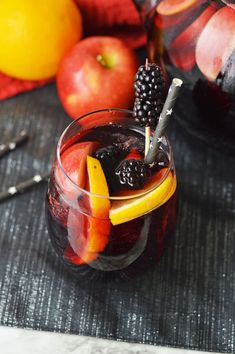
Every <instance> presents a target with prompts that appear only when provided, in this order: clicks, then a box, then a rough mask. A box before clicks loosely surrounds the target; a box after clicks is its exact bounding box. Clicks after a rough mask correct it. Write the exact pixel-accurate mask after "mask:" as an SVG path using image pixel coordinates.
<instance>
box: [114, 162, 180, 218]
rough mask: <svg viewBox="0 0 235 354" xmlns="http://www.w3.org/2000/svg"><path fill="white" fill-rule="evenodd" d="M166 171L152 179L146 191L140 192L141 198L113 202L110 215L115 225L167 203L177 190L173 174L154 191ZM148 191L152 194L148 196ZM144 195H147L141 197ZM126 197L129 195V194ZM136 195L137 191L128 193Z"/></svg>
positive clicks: (161, 171)
mask: <svg viewBox="0 0 235 354" xmlns="http://www.w3.org/2000/svg"><path fill="white" fill-rule="evenodd" d="M166 171H167V169H165V168H164V169H161V170H160V171H159V172H158V173H156V174H155V175H154V176H153V177H152V178H151V180H150V181H149V182H148V183H147V184H146V186H145V188H144V189H142V190H138V194H139V197H137V198H133V199H128V200H120V201H115V202H113V203H112V206H111V209H110V213H109V217H110V220H111V223H112V224H113V225H118V224H122V223H124V222H127V221H130V220H133V219H135V218H138V217H140V216H142V215H144V214H146V213H148V212H150V211H151V210H152V209H155V208H157V207H160V206H161V205H163V204H164V203H166V202H167V200H168V199H170V197H171V196H172V195H173V194H174V192H175V190H176V177H175V176H173V174H172V173H169V174H168V176H167V177H166V179H165V180H164V182H162V183H161V184H160V185H159V186H158V187H157V188H155V189H153V188H154V186H156V185H157V184H158V183H160V181H161V180H162V178H163V176H164V175H165V174H166ZM151 189H152V190H151ZM148 190H150V192H148V193H147V194H146V191H148ZM142 193H145V194H144V195H141V194H142ZM122 195H123V193H122ZM125 195H127V193H126V194H125ZM134 195H136V191H130V192H129V193H128V196H130V197H132V196H134ZM120 196H121V195H120Z"/></svg>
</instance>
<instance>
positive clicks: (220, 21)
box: [196, 6, 235, 81]
mask: <svg viewBox="0 0 235 354" xmlns="http://www.w3.org/2000/svg"><path fill="white" fill-rule="evenodd" d="M234 49H235V11H234V9H232V8H230V7H228V6H227V7H222V8H221V9H220V10H218V11H217V12H216V13H215V14H214V15H213V16H212V17H211V19H210V20H209V21H208V23H207V24H206V26H205V28H204V29H203V31H202V33H201V35H200V37H199V39H198V42H197V46H196V62H197V65H198V67H199V69H200V70H201V72H202V73H203V74H204V75H205V76H206V77H207V78H208V79H209V80H210V81H215V79H216V77H217V76H218V74H219V72H220V71H221V69H222V67H223V66H224V65H226V62H227V60H228V59H229V57H230V55H231V54H232V52H233V50H234Z"/></svg>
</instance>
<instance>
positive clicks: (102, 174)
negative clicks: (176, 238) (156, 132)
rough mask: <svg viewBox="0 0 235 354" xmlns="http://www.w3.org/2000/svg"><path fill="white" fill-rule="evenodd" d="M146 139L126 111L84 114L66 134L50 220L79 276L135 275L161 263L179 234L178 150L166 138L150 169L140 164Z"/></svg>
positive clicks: (54, 176)
mask: <svg viewBox="0 0 235 354" xmlns="http://www.w3.org/2000/svg"><path fill="white" fill-rule="evenodd" d="M152 133H153V132H151V134H152ZM144 144H145V142H144V128H141V127H140V126H138V125H137V124H136V123H135V121H134V119H133V114H132V112H131V111H127V110H122V109H107V110H100V111H95V112H92V113H89V114H87V115H84V116H82V117H81V118H79V119H77V120H76V121H73V122H72V123H71V124H70V125H69V126H68V127H67V129H66V130H65V131H64V132H63V134H62V135H61V137H60V139H59V142H58V146H57V152H56V157H55V160H54V164H53V169H52V173H51V177H50V181H49V187H48V192H47V199H46V211H47V220H48V228H49V234H50V237H51V241H52V245H53V247H54V249H55V251H56V253H57V255H58V257H59V259H60V260H61V261H62V262H63V263H64V264H65V265H66V266H68V267H69V268H70V269H71V270H72V271H74V272H76V274H77V275H79V276H80V275H81V276H82V275H85V278H86V279H91V278H95V277H97V276H98V278H99V277H100V276H103V275H104V274H106V275H107V274H109V275H110V274H111V276H113V274H114V273H115V274H117V273H118V274H122V275H123V274H135V273H137V272H138V271H139V270H142V269H146V267H147V265H150V264H151V265H153V264H155V263H157V262H158V261H159V259H160V257H161V255H162V254H163V251H164V248H165V244H166V242H167V240H168V239H169V238H170V237H171V236H172V235H173V232H174V228H175V224H176V214H177V207H176V206H177V205H176V204H177V203H176V174H175V168H174V163H173V155H172V149H171V146H170V143H169V141H168V139H167V138H166V137H163V138H162V141H161V145H160V149H159V151H158V154H157V155H156V158H155V161H154V163H153V164H152V166H151V167H150V168H149V169H148V170H147V171H146V170H143V166H142V165H140V164H139V161H140V160H141V159H142V158H143V154H144ZM126 161H128V163H126ZM130 161H132V162H131V163H130ZM133 161H134V162H133ZM123 166H124V167H123ZM128 272H129V273H128Z"/></svg>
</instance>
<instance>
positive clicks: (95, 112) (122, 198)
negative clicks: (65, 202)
mask: <svg viewBox="0 0 235 354" xmlns="http://www.w3.org/2000/svg"><path fill="white" fill-rule="evenodd" d="M102 112H106V113H107V112H120V113H126V114H129V115H132V113H133V112H132V111H131V110H129V109H123V108H105V109H99V110H95V111H91V112H88V113H86V114H83V115H82V116H80V117H78V118H76V119H74V120H73V121H72V122H71V123H69V125H68V126H67V127H66V128H65V129H64V131H63V132H62V134H61V136H60V138H59V141H58V143H57V147H56V159H57V161H58V164H59V167H60V169H61V171H62V173H63V174H64V176H65V177H66V178H68V180H69V181H70V182H71V183H72V185H73V186H74V187H76V189H77V190H78V191H79V194H81V193H84V194H86V195H88V196H91V197H97V198H103V199H108V200H112V201H118V200H119V201H120V200H128V199H134V198H138V197H140V196H143V195H145V194H147V193H150V192H151V191H153V190H154V189H156V188H158V187H159V186H160V185H161V184H162V183H163V182H164V181H165V180H166V178H167V176H168V175H169V173H170V171H171V170H172V167H173V153H172V147H171V144H170V142H169V139H168V138H167V136H166V135H164V138H165V139H166V141H167V145H168V147H169V156H170V158H169V160H170V163H169V166H168V167H166V169H167V171H166V173H164V175H163V176H162V178H161V180H160V181H159V183H156V184H155V185H154V186H153V187H152V188H150V189H147V190H146V191H143V192H141V193H140V192H139V193H138V190H137V191H136V194H132V195H124V196H118V195H113V196H108V197H107V196H104V195H102V194H96V193H92V192H89V191H88V190H86V189H84V188H82V187H80V186H79V185H77V183H75V182H74V181H73V180H72V179H71V178H70V177H69V176H68V175H67V173H66V171H65V170H64V167H63V165H62V162H61V146H62V140H63V138H64V136H65V135H66V133H67V132H68V131H69V130H70V129H71V128H72V127H73V126H74V125H76V124H77V123H78V122H79V121H80V120H81V119H83V118H85V117H87V116H91V115H92V114H97V113H102ZM55 181H56V179H55ZM132 191H133V190H132Z"/></svg>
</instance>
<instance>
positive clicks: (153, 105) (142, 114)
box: [133, 98, 163, 127]
mask: <svg viewBox="0 0 235 354" xmlns="http://www.w3.org/2000/svg"><path fill="white" fill-rule="evenodd" d="M162 107H163V101H162V99H158V100H156V101H153V102H150V101H144V100H141V99H139V98H136V99H135V104H134V108H133V116H134V118H135V120H136V122H138V123H139V125H140V126H141V127H146V126H149V127H155V126H156V124H157V121H158V117H159V115H160V113H161V111H162Z"/></svg>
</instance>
